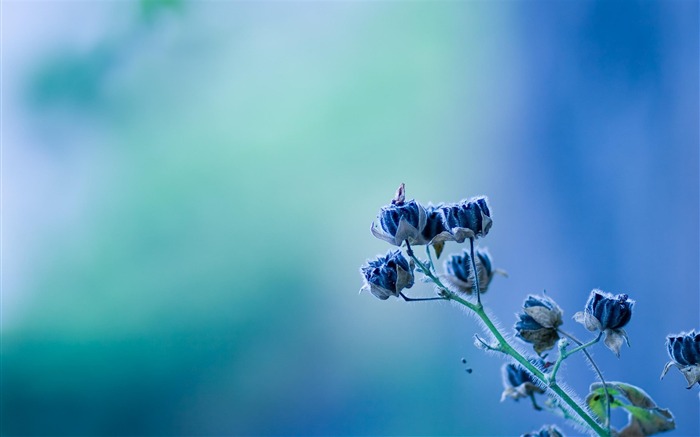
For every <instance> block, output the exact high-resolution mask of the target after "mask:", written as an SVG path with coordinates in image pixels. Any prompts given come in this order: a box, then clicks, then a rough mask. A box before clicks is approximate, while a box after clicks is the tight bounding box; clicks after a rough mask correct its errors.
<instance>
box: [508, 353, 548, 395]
mask: <svg viewBox="0 0 700 437" xmlns="http://www.w3.org/2000/svg"><path fill="white" fill-rule="evenodd" d="M538 362H539V361H538ZM501 373H502V376H503V387H504V390H503V393H502V394H501V402H503V401H504V400H505V399H506V398H511V399H515V400H516V401H517V400H518V399H521V398H527V397H530V396H532V395H533V394H535V393H544V390H543V389H542V388H541V387H539V386H538V385H537V384H535V382H534V380H533V379H532V376H531V375H530V373H529V372H528V371H527V370H525V368H523V367H522V366H520V365H519V364H513V363H507V364H504V365H503V367H502V368H501Z"/></svg>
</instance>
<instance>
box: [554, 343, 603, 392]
mask: <svg viewBox="0 0 700 437" xmlns="http://www.w3.org/2000/svg"><path fill="white" fill-rule="evenodd" d="M602 336H603V333H602V332H601V333H600V334H598V336H597V337H596V338H594V339H593V340H591V341H589V342H588V343H586V344H580V343H579V345H578V346H577V347H575V348H573V349H571V350H570V351H567V350H566V343H564V342H566V340H561V341H560V342H559V358H557V361H556V362H555V363H554V367H553V368H552V372H551V373H550V374H549V378H548V379H549V383H550V384H552V383H554V381H555V380H556V377H557V372H558V371H559V366H561V363H562V362H563V361H564V360H565V359H567V358H568V357H570V356H571V355H573V354H575V353H576V352H578V351H582V350H586V348H587V347H590V346H593V345H594V344H596V343H598V342H599V341H600V338H601V337H602Z"/></svg>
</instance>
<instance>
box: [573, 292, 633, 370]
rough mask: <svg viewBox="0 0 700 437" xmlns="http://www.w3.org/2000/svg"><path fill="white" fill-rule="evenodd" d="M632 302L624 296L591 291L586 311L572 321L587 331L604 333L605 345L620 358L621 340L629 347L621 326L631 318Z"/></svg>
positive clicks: (576, 315)
mask: <svg viewBox="0 0 700 437" xmlns="http://www.w3.org/2000/svg"><path fill="white" fill-rule="evenodd" d="M633 306H634V301H633V300H631V299H629V298H628V296H627V295H626V294H618V295H617V296H613V295H612V294H610V293H605V292H604V291H601V290H593V291H591V295H590V297H589V298H588V302H587V303H586V309H585V311H583V312H578V313H576V314H575V315H574V319H575V320H576V321H577V322H579V323H581V324H583V326H585V327H586V329H588V330H589V331H596V330H598V331H601V332H604V333H605V345H606V346H607V347H608V348H609V349H610V350H611V351H613V352H614V353H615V355H617V356H618V357H619V356H620V347H622V342H623V340H624V341H625V342H626V343H627V345H628V346H629V339H628V338H627V333H626V332H625V330H624V329H622V327H623V326H625V325H627V323H628V322H629V321H630V319H631V318H632V307H633Z"/></svg>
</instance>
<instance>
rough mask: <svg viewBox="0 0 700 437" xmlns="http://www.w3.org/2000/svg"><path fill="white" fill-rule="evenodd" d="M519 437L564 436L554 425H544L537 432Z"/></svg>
mask: <svg viewBox="0 0 700 437" xmlns="http://www.w3.org/2000/svg"><path fill="white" fill-rule="evenodd" d="M520 437H564V434H562V433H561V431H559V429H557V427H556V426H554V425H545V426H543V427H542V428H540V430H539V431H534V432H530V433H527V434H523V435H522V436H520Z"/></svg>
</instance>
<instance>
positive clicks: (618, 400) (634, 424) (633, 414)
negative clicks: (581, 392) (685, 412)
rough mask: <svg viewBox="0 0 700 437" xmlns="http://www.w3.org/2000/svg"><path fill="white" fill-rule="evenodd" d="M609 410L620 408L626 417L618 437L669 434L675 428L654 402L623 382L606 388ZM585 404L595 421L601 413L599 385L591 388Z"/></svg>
mask: <svg viewBox="0 0 700 437" xmlns="http://www.w3.org/2000/svg"><path fill="white" fill-rule="evenodd" d="M607 388H608V394H609V395H610V397H611V398H612V399H611V402H610V407H611V408H618V407H619V408H624V409H625V410H626V411H627V412H628V413H629V414H628V420H629V422H628V424H627V426H625V427H624V428H623V429H622V430H621V431H620V433H619V436H620V437H644V436H650V435H654V434H658V433H660V432H665V431H670V430H672V429H674V428H675V427H676V423H675V421H674V419H673V414H671V412H670V411H669V410H667V409H665V408H659V407H657V406H656V403H655V402H654V400H653V399H652V398H651V397H650V396H649V395H648V394H647V393H646V392H645V391H644V390H642V389H641V388H639V387H636V386H634V385H631V384H626V383H624V382H609V383H608V384H607ZM586 404H587V405H588V407H589V408H590V409H591V411H593V413H595V414H596V415H597V416H598V417H600V418H603V417H605V415H606V412H605V390H604V389H603V384H601V383H595V384H592V385H591V388H590V394H589V395H588V396H587V397H586Z"/></svg>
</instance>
